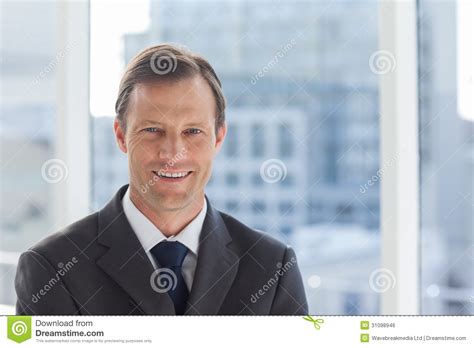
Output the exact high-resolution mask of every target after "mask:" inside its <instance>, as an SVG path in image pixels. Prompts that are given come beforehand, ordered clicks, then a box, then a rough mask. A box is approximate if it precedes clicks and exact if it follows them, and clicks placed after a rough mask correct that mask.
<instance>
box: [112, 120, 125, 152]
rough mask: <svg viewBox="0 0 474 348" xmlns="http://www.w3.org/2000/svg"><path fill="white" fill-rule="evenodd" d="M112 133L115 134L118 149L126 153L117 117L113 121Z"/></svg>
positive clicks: (123, 135) (122, 133) (123, 136)
mask: <svg viewBox="0 0 474 348" xmlns="http://www.w3.org/2000/svg"><path fill="white" fill-rule="evenodd" d="M114 132H115V141H116V142H117V145H118V147H119V148H120V150H122V152H123V153H127V143H126V142H125V134H124V132H123V130H122V127H120V122H119V120H118V118H117V117H115V120H114Z"/></svg>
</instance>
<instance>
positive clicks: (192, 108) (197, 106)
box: [128, 76, 216, 122]
mask: <svg viewBox="0 0 474 348" xmlns="http://www.w3.org/2000/svg"><path fill="white" fill-rule="evenodd" d="M215 110H216V106H215V100H214V95H213V93H212V90H211V87H210V86H209V84H208V83H207V82H206V80H204V78H202V77H201V76H193V77H190V78H186V79H182V80H179V81H163V82H160V83H153V82H149V83H140V84H137V85H136V86H135V88H134V89H133V92H132V94H131V96H130V104H129V110H128V111H129V113H130V115H131V116H132V117H131V119H134V120H135V121H136V122H139V121H143V120H145V119H147V120H149V119H150V118H152V119H153V120H156V121H158V120H161V121H163V122H164V121H166V119H172V120H173V122H177V121H179V120H186V121H188V120H189V119H192V120H193V121H206V120H208V118H211V121H212V120H213V119H214V117H215Z"/></svg>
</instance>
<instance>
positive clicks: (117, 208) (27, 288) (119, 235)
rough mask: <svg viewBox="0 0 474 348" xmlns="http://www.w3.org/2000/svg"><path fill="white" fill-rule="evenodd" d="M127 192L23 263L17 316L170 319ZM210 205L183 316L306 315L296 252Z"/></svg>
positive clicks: (38, 246)
mask: <svg viewBox="0 0 474 348" xmlns="http://www.w3.org/2000/svg"><path fill="white" fill-rule="evenodd" d="M127 186H128V185H125V186H123V187H122V188H121V189H120V190H119V191H118V192H117V194H116V195H115V197H114V198H113V199H112V200H111V201H110V202H109V203H108V204H107V205H106V206H105V207H104V208H103V209H102V210H100V211H98V212H96V213H93V214H91V215H89V216H87V217H85V218H83V219H81V220H79V221H77V222H75V223H73V224H71V225H69V226H67V227H65V228H64V229H63V230H61V231H59V232H57V233H55V234H53V235H51V236H49V237H47V238H45V239H43V240H42V241H40V242H39V243H38V244H36V245H35V246H33V247H32V248H30V249H29V250H27V251H26V252H24V253H23V254H22V255H21V256H20V259H19V263H18V268H17V273H16V278H15V288H16V293H17V306H16V311H17V314H19V315H20V314H25V315H39V314H46V315H58V314H68V315H73V314H84V315H113V314H123V315H128V314H163V315H170V314H175V312H174V307H173V302H172V301H171V298H170V297H169V295H168V294H167V293H161V292H156V291H154V290H153V287H152V286H151V282H150V279H151V275H152V273H153V272H154V268H153V266H152V264H151V262H150V260H149V259H148V257H147V255H146V253H145V250H144V249H143V248H142V246H141V244H140V242H139V240H138V238H137V237H136V235H135V233H134V231H133V230H132V228H131V226H130V224H129V222H128V220H127V218H126V216H125V214H124V212H123V209H122V202H121V199H122V197H123V195H124V193H125V191H126V189H127ZM206 199H207V197H206ZM207 204H208V210H207V214H206V217H205V220H204V223H203V228H202V231H201V235H200V239H199V240H200V244H199V255H198V260H197V267H196V272H195V275H194V282H193V285H192V289H191V291H190V295H189V299H188V305H187V309H186V314H194V315H205V314H210V315H222V314H229V315H231V314H232V315H237V314H243V315H252V314H258V315H267V314H288V315H291V314H298V315H303V314H307V311H308V308H307V303H306V298H305V293H304V289H303V283H302V280H301V275H300V272H299V270H298V266H297V264H296V259H295V253H294V251H293V250H292V249H291V248H290V247H287V246H286V245H284V244H282V243H281V242H279V241H277V240H276V239H274V238H272V237H270V236H268V235H266V234H264V233H260V232H257V231H255V230H252V229H251V228H249V227H247V226H245V225H243V224H242V223H241V222H239V221H237V220H236V219H234V218H232V217H231V216H229V215H226V214H224V213H222V212H219V211H217V210H216V209H214V208H213V207H212V206H211V205H210V204H209V201H207ZM155 289H156V287H155Z"/></svg>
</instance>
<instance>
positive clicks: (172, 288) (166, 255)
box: [150, 241, 189, 314]
mask: <svg viewBox="0 0 474 348" xmlns="http://www.w3.org/2000/svg"><path fill="white" fill-rule="evenodd" d="M150 252H151V253H152V255H153V257H154V258H155V260H156V262H157V263H158V264H159V267H160V268H159V269H158V270H157V271H159V272H162V273H163V275H165V274H166V273H167V274H168V276H169V279H170V280H169V281H170V283H169V286H168V287H167V290H168V291H167V292H168V294H169V295H170V297H171V300H173V304H174V309H175V312H176V314H184V312H185V311H186V303H187V300H188V296H189V291H188V287H187V286H186V283H185V282H184V278H183V274H182V270H181V266H182V265H183V261H184V258H185V257H186V254H187V253H188V248H186V246H185V245H183V244H181V243H180V242H167V241H164V242H160V243H158V244H157V245H155V246H154V247H153V248H152V249H151V250H150Z"/></svg>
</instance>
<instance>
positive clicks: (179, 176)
mask: <svg viewBox="0 0 474 348" xmlns="http://www.w3.org/2000/svg"><path fill="white" fill-rule="evenodd" d="M188 173H189V172H182V173H164V172H158V173H157V174H158V176H161V177H165V178H182V177H184V176H186V175H188Z"/></svg>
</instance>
